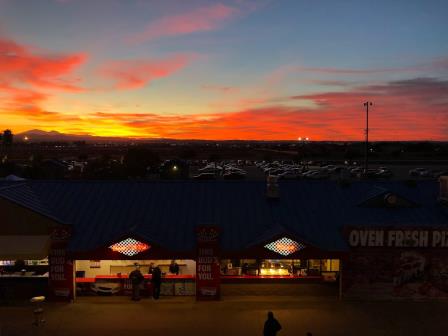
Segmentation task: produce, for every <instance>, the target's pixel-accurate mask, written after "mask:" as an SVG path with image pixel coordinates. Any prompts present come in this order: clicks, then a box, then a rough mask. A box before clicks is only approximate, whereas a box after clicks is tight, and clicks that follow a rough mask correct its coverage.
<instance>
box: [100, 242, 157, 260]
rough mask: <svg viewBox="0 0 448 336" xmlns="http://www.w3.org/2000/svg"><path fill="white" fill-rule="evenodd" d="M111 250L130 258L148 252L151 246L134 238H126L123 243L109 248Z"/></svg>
mask: <svg viewBox="0 0 448 336" xmlns="http://www.w3.org/2000/svg"><path fill="white" fill-rule="evenodd" d="M109 248H110V249H111V250H112V251H114V252H119V253H121V254H124V255H126V256H128V257H132V256H134V255H136V254H139V253H141V252H143V251H146V250H148V249H149V248H150V246H149V245H148V244H145V243H142V242H139V241H138V240H135V239H134V238H126V239H124V240H122V241H121V242H118V243H116V244H113V245H111V246H109Z"/></svg>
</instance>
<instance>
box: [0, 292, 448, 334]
mask: <svg viewBox="0 0 448 336" xmlns="http://www.w3.org/2000/svg"><path fill="white" fill-rule="evenodd" d="M447 308H448V301H436V302H434V301H432V302H430V301H427V302H412V301H411V302H410V301H398V302H397V301H392V302H390V301H375V302H360V301H340V300H338V299H337V298H334V297H304V296H301V297H285V296H282V297H276V296H228V297H224V298H223V300H222V301H219V302H196V301H195V299H194V298H193V297H162V298H161V299H160V300H159V301H154V300H152V299H149V298H146V299H142V300H141V301H139V302H132V301H130V300H129V298H128V297H83V298H78V299H77V301H76V302H75V303H74V304H55V303H46V304H45V318H46V320H47V322H46V323H45V325H43V326H40V327H35V326H32V324H31V322H32V313H31V312H32V309H31V307H30V306H28V305H22V306H8V307H4V306H3V307H0V335H1V336H16V335H17V336H19V335H20V336H28V335H49V336H50V335H51V336H53V335H58V336H59V335H64V336H72V335H73V336H74V335H76V336H81V335H82V336H87V335H95V336H99V335H108V336H120V335H126V336H128V335H163V336H167V335H183V336H184V335H197V336H201V335H212V336H220V335H245V336H248V335H262V327H263V323H264V321H265V318H266V313H267V312H268V311H269V310H271V311H273V312H274V314H275V316H276V317H277V318H278V320H279V322H280V323H281V325H282V326H283V329H282V330H281V331H280V332H279V334H278V335H279V336H287V335H290V336H292V335H294V336H300V335H306V332H308V331H309V332H312V335H313V336H316V335H317V336H324V335H332V336H338V335H341V336H342V335H344V336H347V335H357V336H359V335H394V336H396V335H406V336H410V335H428V336H429V335H439V334H440V335H441V334H445V332H444V331H445V330H446V328H447V325H448V321H447V318H446V316H447V315H446V311H447Z"/></svg>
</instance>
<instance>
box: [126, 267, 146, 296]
mask: <svg viewBox="0 0 448 336" xmlns="http://www.w3.org/2000/svg"><path fill="white" fill-rule="evenodd" d="M129 279H130V280H131V284H132V300H134V301H139V300H140V286H141V284H142V283H143V280H144V279H145V278H144V277H143V274H142V272H140V266H139V265H138V264H135V270H133V271H132V272H131V273H130V274H129Z"/></svg>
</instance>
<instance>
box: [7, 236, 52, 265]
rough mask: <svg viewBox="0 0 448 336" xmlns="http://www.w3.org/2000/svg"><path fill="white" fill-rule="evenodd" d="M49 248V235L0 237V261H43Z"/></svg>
mask: <svg viewBox="0 0 448 336" xmlns="http://www.w3.org/2000/svg"><path fill="white" fill-rule="evenodd" d="M49 247H50V236H49V235H39V236H12V235H11V236H10V235H7V236H0V260H17V259H24V260H26V259H43V258H46V257H47V256H48V250H49Z"/></svg>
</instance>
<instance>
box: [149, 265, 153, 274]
mask: <svg viewBox="0 0 448 336" xmlns="http://www.w3.org/2000/svg"><path fill="white" fill-rule="evenodd" d="M152 272H154V263H150V264H149V269H148V274H152Z"/></svg>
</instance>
